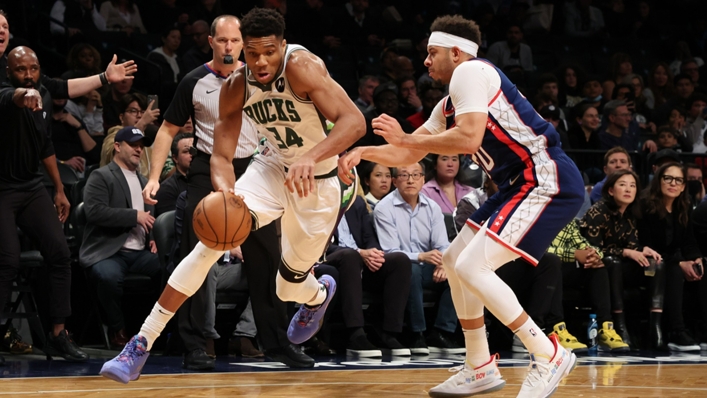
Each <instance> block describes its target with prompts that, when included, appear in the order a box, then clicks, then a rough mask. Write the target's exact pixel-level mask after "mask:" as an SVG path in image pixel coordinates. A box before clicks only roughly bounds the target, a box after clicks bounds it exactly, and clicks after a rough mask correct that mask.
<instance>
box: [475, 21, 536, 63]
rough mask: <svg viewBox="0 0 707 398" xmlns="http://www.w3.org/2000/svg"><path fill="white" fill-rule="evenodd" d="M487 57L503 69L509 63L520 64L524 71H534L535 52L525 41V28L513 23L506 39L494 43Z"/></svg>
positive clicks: (507, 31) (509, 26)
mask: <svg viewBox="0 0 707 398" xmlns="http://www.w3.org/2000/svg"><path fill="white" fill-rule="evenodd" d="M486 58H487V59H488V60H489V61H491V63H492V64H494V65H496V66H497V67H498V68H499V69H503V68H505V67H506V66H508V65H519V66H521V67H522V68H523V70H524V71H527V72H532V71H533V70H534V67H533V53H532V51H531V50H530V46H529V45H527V44H525V43H523V28H522V27H521V26H520V25H519V24H516V23H511V24H509V25H508V27H507V28H506V40H505V41H499V42H496V43H493V44H492V45H491V47H489V50H488V52H487V53H486Z"/></svg>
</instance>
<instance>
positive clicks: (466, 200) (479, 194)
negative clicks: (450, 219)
mask: <svg viewBox="0 0 707 398" xmlns="http://www.w3.org/2000/svg"><path fill="white" fill-rule="evenodd" d="M481 176H482V177H481V178H482V183H481V188H475V189H472V190H471V191H469V193H468V194H466V195H464V197H463V198H461V200H460V201H459V203H458V204H457V207H456V209H454V228H455V229H456V231H457V232H459V231H461V230H462V227H463V226H464V225H466V221H467V220H468V219H469V217H470V215H471V214H474V212H475V211H476V210H479V208H480V207H481V205H483V204H484V202H486V200H487V199H488V198H490V197H492V196H493V195H494V194H495V193H496V192H498V185H496V183H494V182H493V180H491V178H490V177H489V176H488V174H486V173H483V174H482V175H481Z"/></svg>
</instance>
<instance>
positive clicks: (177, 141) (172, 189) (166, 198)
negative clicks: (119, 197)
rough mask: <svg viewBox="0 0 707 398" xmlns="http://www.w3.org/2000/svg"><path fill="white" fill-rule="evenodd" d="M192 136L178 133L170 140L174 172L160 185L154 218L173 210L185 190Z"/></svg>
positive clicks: (156, 196)
mask: <svg viewBox="0 0 707 398" xmlns="http://www.w3.org/2000/svg"><path fill="white" fill-rule="evenodd" d="M193 142H194V136H193V135H191V134H187V133H178V134H177V135H175V136H174V139H173V140H172V148H171V154H172V160H173V161H174V165H175V167H174V169H173V170H174V171H173V172H172V175H171V176H170V177H169V178H167V179H166V180H165V181H164V182H162V184H160V190H159V191H157V195H155V199H157V204H156V205H155V218H157V217H158V216H159V215H160V214H162V213H165V212H168V211H171V210H175V205H176V203H177V198H178V197H179V194H180V193H182V192H184V191H186V190H187V172H188V171H189V166H190V165H191V157H192V155H191V147H192V143H193Z"/></svg>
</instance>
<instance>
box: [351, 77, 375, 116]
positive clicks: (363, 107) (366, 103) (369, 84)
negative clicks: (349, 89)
mask: <svg viewBox="0 0 707 398" xmlns="http://www.w3.org/2000/svg"><path fill="white" fill-rule="evenodd" d="M378 84H379V82H378V78H377V77H375V76H371V75H366V76H364V77H362V78H360V79H359V80H358V98H356V101H354V104H356V107H358V109H359V110H360V111H361V112H367V111H370V110H371V109H373V91H374V90H375V89H376V87H378Z"/></svg>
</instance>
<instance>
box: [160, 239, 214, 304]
mask: <svg viewBox="0 0 707 398" xmlns="http://www.w3.org/2000/svg"><path fill="white" fill-rule="evenodd" d="M223 253H224V252H221V251H216V250H213V249H209V248H208V247H206V246H204V244H203V243H201V242H199V243H197V244H196V246H195V247H194V250H192V251H191V253H189V255H187V256H186V257H184V259H183V260H182V261H181V262H180V263H179V265H177V268H176V269H175V270H174V272H173V273H172V276H170V277H169V280H168V281H167V284H168V285H170V286H172V287H173V288H174V290H176V291H178V292H179V293H182V294H184V295H185V296H188V297H191V296H193V295H194V293H196V291H197V290H199V288H200V287H201V285H202V284H203V283H204V280H205V279H206V275H207V274H208V273H209V270H210V269H211V267H212V266H213V265H214V263H215V262H216V261H218V259H219V258H220V257H221V256H222V255H223Z"/></svg>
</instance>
